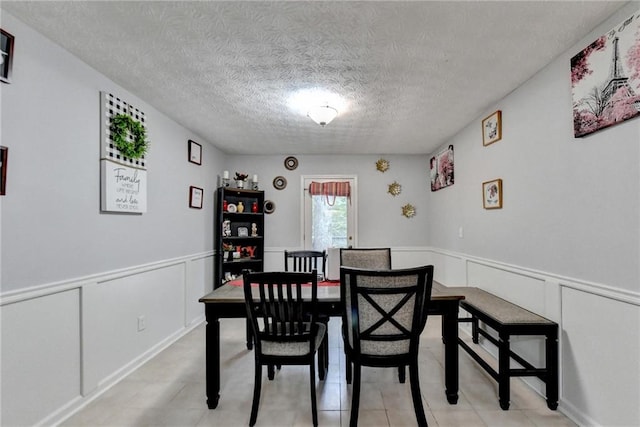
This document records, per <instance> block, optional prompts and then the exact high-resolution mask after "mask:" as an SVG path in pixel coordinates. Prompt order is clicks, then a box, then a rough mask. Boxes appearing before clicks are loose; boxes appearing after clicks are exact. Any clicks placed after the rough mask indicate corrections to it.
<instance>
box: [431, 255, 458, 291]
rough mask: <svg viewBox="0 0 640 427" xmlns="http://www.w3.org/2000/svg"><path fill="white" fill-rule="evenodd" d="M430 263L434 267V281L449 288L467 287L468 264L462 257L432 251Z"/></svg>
mask: <svg viewBox="0 0 640 427" xmlns="http://www.w3.org/2000/svg"><path fill="white" fill-rule="evenodd" d="M429 263H430V264H433V266H434V273H433V274H434V279H435V280H436V281H437V282H440V283H442V284H445V283H446V285H447V286H467V263H466V260H465V258H463V257H462V256H460V255H456V254H450V253H446V252H438V251H430V252H429Z"/></svg>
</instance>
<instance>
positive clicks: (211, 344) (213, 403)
mask: <svg viewBox="0 0 640 427" xmlns="http://www.w3.org/2000/svg"><path fill="white" fill-rule="evenodd" d="M210 310H211V311H213V307H211V308H209V306H207V307H206V311H207V331H206V377H207V406H208V407H209V409H216V407H217V406H218V401H219V400H220V319H218V318H217V317H215V316H214V315H213V314H212V315H209V311H210Z"/></svg>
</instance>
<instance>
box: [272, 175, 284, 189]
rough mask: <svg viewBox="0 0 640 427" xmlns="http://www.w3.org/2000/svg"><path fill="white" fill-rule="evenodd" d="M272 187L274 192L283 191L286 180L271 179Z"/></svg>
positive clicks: (277, 177)
mask: <svg viewBox="0 0 640 427" xmlns="http://www.w3.org/2000/svg"><path fill="white" fill-rule="evenodd" d="M273 186H274V187H275V189H276V190H283V189H284V188H285V187H286V186H287V180H286V178H285V177H284V176H276V177H275V178H274V179H273Z"/></svg>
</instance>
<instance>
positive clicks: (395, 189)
mask: <svg viewBox="0 0 640 427" xmlns="http://www.w3.org/2000/svg"><path fill="white" fill-rule="evenodd" d="M387 192H388V193H389V194H391V195H392V196H397V195H398V194H400V193H401V192H402V185H400V184H398V183H397V182H395V181H393V184H389V190H387Z"/></svg>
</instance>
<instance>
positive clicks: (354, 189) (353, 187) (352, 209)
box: [300, 174, 358, 249]
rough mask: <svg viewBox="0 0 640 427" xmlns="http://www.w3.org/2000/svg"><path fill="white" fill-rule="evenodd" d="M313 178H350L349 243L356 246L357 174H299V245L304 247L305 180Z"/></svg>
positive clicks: (317, 179)
mask: <svg viewBox="0 0 640 427" xmlns="http://www.w3.org/2000/svg"><path fill="white" fill-rule="evenodd" d="M307 180H314V181H317V182H325V181H339V180H350V181H351V182H352V185H351V205H350V206H349V213H350V214H351V217H352V219H353V220H352V229H351V230H350V231H351V235H352V236H353V239H352V241H351V243H349V244H350V245H352V246H354V247H358V175H346V174H341V175H327V174H323V175H301V176H300V187H301V188H302V192H301V193H300V247H301V248H305V249H306V242H307V239H306V232H307V231H306V221H305V218H306V217H305V213H306V209H307V199H306V197H307V194H308V193H309V188H308V185H307V186H306V188H305V181H307ZM309 247H311V244H309Z"/></svg>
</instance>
